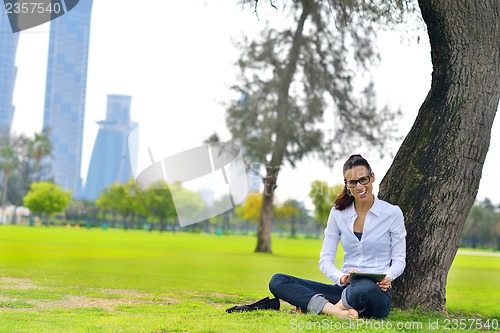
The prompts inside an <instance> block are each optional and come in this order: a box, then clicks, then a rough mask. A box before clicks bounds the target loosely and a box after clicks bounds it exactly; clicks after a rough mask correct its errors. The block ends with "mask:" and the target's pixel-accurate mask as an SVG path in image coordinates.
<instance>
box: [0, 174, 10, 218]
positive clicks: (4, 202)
mask: <svg viewBox="0 0 500 333" xmlns="http://www.w3.org/2000/svg"><path fill="white" fill-rule="evenodd" d="M3 182H4V183H3V192H2V216H0V218H1V219H2V221H0V223H1V224H6V223H7V214H6V213H5V209H6V208H7V190H8V188H9V175H8V174H7V173H6V172H4V174H3Z"/></svg>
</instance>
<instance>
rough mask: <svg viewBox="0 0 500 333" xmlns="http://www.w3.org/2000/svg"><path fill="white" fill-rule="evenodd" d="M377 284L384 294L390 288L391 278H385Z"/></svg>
mask: <svg viewBox="0 0 500 333" xmlns="http://www.w3.org/2000/svg"><path fill="white" fill-rule="evenodd" d="M377 284H378V286H379V287H380V289H382V291H383V292H386V291H387V289H389V288H390V287H391V278H390V277H388V276H386V277H385V278H384V279H383V280H382V281H380V282H377Z"/></svg>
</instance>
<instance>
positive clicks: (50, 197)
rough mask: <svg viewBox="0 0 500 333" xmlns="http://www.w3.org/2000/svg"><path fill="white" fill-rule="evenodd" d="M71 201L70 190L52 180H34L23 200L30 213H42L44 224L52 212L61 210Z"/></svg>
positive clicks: (47, 222) (47, 223)
mask: <svg viewBox="0 0 500 333" xmlns="http://www.w3.org/2000/svg"><path fill="white" fill-rule="evenodd" d="M70 201H71V192H70V191H69V190H67V191H64V190H63V189H61V187H60V186H59V185H56V184H54V183H52V182H35V183H32V184H31V186H30V190H29V191H28V193H27V194H26V195H25V196H24V198H23V202H24V205H25V206H26V207H28V208H29V209H30V211H31V213H32V214H42V216H43V218H44V220H45V223H46V225H47V226H48V225H49V221H48V218H49V217H50V216H52V215H53V214H54V213H58V212H63V211H64V209H65V208H66V206H67V205H68V204H69V202H70Z"/></svg>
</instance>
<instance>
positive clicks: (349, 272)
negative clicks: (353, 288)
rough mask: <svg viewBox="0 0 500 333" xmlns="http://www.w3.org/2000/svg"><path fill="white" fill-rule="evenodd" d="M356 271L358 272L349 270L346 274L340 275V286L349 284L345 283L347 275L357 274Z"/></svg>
mask: <svg viewBox="0 0 500 333" xmlns="http://www.w3.org/2000/svg"><path fill="white" fill-rule="evenodd" d="M357 271H358V270H357V269H351V270H349V271H347V274H345V275H342V277H341V278H340V283H342V284H349V282H347V279H348V278H349V275H351V273H353V272H357Z"/></svg>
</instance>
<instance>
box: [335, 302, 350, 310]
mask: <svg viewBox="0 0 500 333" xmlns="http://www.w3.org/2000/svg"><path fill="white" fill-rule="evenodd" d="M335 305H336V306H338V307H339V308H341V309H342V310H347V308H346V307H345V306H344V304H343V303H342V300H340V301H338V302H337V304H335Z"/></svg>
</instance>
